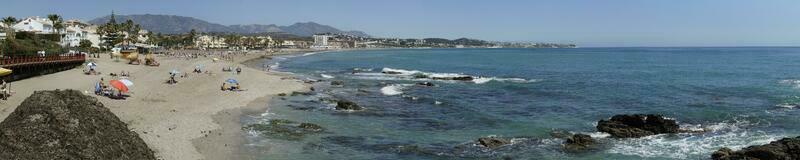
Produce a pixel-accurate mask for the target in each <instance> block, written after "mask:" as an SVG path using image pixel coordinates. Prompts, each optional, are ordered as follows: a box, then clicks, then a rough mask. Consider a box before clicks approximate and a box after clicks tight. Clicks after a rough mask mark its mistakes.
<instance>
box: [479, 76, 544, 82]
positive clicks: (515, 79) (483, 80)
mask: <svg viewBox="0 0 800 160" xmlns="http://www.w3.org/2000/svg"><path fill="white" fill-rule="evenodd" d="M491 81H497V82H513V83H534V82H539V81H540V80H538V79H531V80H527V79H522V78H498V77H477V78H475V79H473V80H472V82H473V83H475V84H484V83H487V82H491Z"/></svg>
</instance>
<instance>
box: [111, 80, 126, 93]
mask: <svg viewBox="0 0 800 160" xmlns="http://www.w3.org/2000/svg"><path fill="white" fill-rule="evenodd" d="M108 84H109V85H111V87H114V88H116V89H117V90H119V91H120V92H128V86H126V85H125V83H122V82H121V81H119V80H111V81H108Z"/></svg>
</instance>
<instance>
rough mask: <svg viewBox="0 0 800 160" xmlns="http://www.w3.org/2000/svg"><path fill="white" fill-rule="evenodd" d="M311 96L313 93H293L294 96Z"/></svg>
mask: <svg viewBox="0 0 800 160" xmlns="http://www.w3.org/2000/svg"><path fill="white" fill-rule="evenodd" d="M310 95H311V92H298V91H293V92H292V96H310Z"/></svg>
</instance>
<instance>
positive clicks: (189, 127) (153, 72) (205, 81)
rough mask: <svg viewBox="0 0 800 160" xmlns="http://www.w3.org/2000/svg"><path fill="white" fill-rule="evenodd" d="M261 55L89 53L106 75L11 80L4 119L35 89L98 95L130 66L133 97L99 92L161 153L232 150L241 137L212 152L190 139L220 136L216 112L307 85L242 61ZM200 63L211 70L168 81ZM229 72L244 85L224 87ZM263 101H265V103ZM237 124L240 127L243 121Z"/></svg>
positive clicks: (185, 155) (1, 104) (1, 105)
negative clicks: (143, 60) (144, 61)
mask: <svg viewBox="0 0 800 160" xmlns="http://www.w3.org/2000/svg"><path fill="white" fill-rule="evenodd" d="M261 55H263V54H262V53H254V54H250V55H239V56H237V58H235V59H236V61H217V62H214V61H212V58H214V57H213V56H212V57H203V58H194V59H186V58H178V57H157V58H158V60H159V62H161V66H159V67H151V66H144V65H128V64H127V63H126V62H125V61H119V62H115V61H114V60H112V59H109V58H107V57H105V58H89V59H87V61H93V62H95V63H97V70H98V71H99V72H101V73H103V74H102V75H85V74H83V72H82V69H83V67H81V66H79V67H77V68H73V69H70V70H66V71H62V72H57V73H53V74H48V75H44V76H37V77H32V78H28V79H24V80H19V81H15V82H13V84H12V90H13V91H14V92H15V94H14V95H13V96H12V97H10V98H9V99H8V100H5V101H0V119H5V118H6V117H7V116H8V115H9V114H10V113H11V112H13V111H14V109H15V108H16V106H18V105H19V104H20V103H22V101H23V100H24V99H25V98H27V97H28V96H30V95H31V94H32V93H33V92H34V91H37V90H55V89H73V90H79V91H82V92H84V93H85V94H87V95H91V96H94V94H93V93H92V91H93V90H94V85H95V83H96V82H98V81H100V79H101V78H103V79H105V81H108V80H111V79H113V77H111V76H109V75H108V73H119V72H121V71H125V72H130V74H131V75H130V77H129V78H128V79H130V80H131V81H133V82H134V83H135V85H134V86H132V87H130V93H129V95H130V97H128V98H127V99H125V100H113V99H109V98H106V97H100V96H96V98H97V99H98V100H99V101H100V102H102V103H103V104H104V105H105V106H106V107H108V108H109V109H110V110H111V111H112V112H113V113H114V114H115V115H117V116H118V117H119V118H120V120H122V121H123V122H125V123H127V124H128V128H129V129H130V130H132V131H134V132H136V133H138V134H139V136H140V137H141V138H142V139H143V140H144V141H145V142H146V143H147V145H148V146H149V147H150V148H151V149H153V150H154V151H155V152H156V156H157V157H158V158H161V159H171V160H172V159H178V160H180V159H213V158H206V157H205V156H204V155H215V154H216V155H230V154H233V153H235V152H236V148H237V147H238V146H240V144H237V143H242V142H236V141H232V139H231V138H227V139H225V138H223V139H221V140H219V141H214V142H209V143H210V144H216V145H209V146H206V147H205V149H206V150H209V151H213V152H214V153H201V152H200V151H198V149H197V147H195V145H194V144H193V142H192V141H193V140H194V139H198V138H203V137H214V136H220V135H216V134H210V133H211V131H214V130H219V129H221V128H222V127H221V125H220V124H218V123H216V122H215V121H214V119H213V118H212V116H213V115H215V114H218V113H219V112H221V111H223V110H236V109H238V108H240V107H244V106H247V105H248V104H249V103H251V102H253V101H254V100H256V99H269V98H268V97H270V96H272V95H277V94H278V93H287V92H292V91H296V90H303V89H306V86H304V85H303V84H302V83H301V82H299V81H297V80H293V79H287V78H284V77H286V75H281V74H278V73H266V72H264V71H262V70H259V69H253V68H248V67H245V66H244V65H242V64H240V63H241V62H243V61H246V60H249V59H254V58H259V57H261ZM198 65H200V66H203V68H204V70H208V71H210V73H199V74H198V73H195V74H192V73H189V74H187V75H188V76H187V77H184V78H178V79H177V80H178V81H179V83H178V84H174V85H170V84H166V83H165V81H166V80H167V79H168V78H169V72H170V71H172V70H179V71H181V72H191V71H192V70H193V69H194V68H195V66H198ZM227 66H234V67H238V66H241V67H242V70H243V71H242V74H234V73H232V72H221V68H223V67H227ZM229 78H234V79H237V80H238V81H239V82H240V83H241V86H242V88H243V89H246V91H240V92H226V91H220V84H222V83H224V81H225V80H226V79H229ZM262 105H263V106H266V103H264V104H262ZM233 118H236V117H231V119H233ZM233 125H235V124H233ZM231 128H237V127H231ZM238 130H241V129H240V127H238ZM235 133H239V132H235ZM233 140H235V139H233ZM208 147H213V148H208Z"/></svg>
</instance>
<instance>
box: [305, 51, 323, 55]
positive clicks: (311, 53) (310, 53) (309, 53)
mask: <svg viewBox="0 0 800 160" xmlns="http://www.w3.org/2000/svg"><path fill="white" fill-rule="evenodd" d="M318 53H322V52H308V53H303V55H302V56H310V55H315V54H318Z"/></svg>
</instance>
